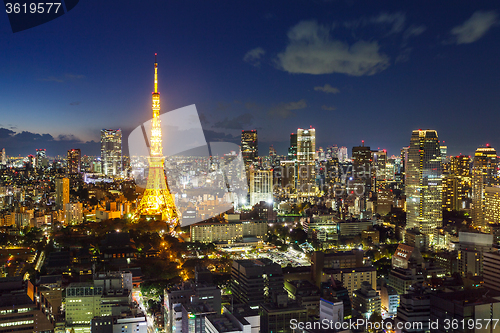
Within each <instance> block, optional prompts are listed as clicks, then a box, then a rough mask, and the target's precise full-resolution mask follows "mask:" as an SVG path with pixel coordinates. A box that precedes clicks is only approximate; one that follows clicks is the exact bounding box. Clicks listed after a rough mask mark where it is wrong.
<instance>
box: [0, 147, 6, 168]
mask: <svg viewBox="0 0 500 333" xmlns="http://www.w3.org/2000/svg"><path fill="white" fill-rule="evenodd" d="M0 162H1V163H2V165H7V154H6V153H5V148H2V159H1V161H0Z"/></svg>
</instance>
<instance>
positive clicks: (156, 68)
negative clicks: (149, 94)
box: [154, 53, 158, 94]
mask: <svg viewBox="0 0 500 333" xmlns="http://www.w3.org/2000/svg"><path fill="white" fill-rule="evenodd" d="M157 55H158V53H155V91H154V93H155V94H157V93H158V62H156V56H157Z"/></svg>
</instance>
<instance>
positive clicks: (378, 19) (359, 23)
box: [342, 12, 406, 36]
mask: <svg viewBox="0 0 500 333" xmlns="http://www.w3.org/2000/svg"><path fill="white" fill-rule="evenodd" d="M405 22H406V15H405V14H404V13H401V12H396V13H385V12H382V13H380V14H379V15H377V16H372V17H370V18H366V17H365V18H360V19H357V20H352V21H346V22H343V24H342V25H343V26H344V27H345V28H347V29H358V28H362V27H366V26H367V25H379V26H382V27H383V28H385V27H386V26H389V29H388V30H387V29H384V30H385V31H386V33H385V35H386V36H388V35H392V34H396V33H399V32H401V31H403V28H404V25H405Z"/></svg>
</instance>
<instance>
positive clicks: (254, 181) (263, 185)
mask: <svg viewBox="0 0 500 333" xmlns="http://www.w3.org/2000/svg"><path fill="white" fill-rule="evenodd" d="M261 201H265V202H267V203H272V202H273V170H272V169H269V170H259V169H257V168H255V167H250V205H251V206H254V205H256V204H258V203H259V202H261Z"/></svg>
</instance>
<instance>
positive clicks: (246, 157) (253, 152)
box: [241, 130, 259, 172]
mask: <svg viewBox="0 0 500 333" xmlns="http://www.w3.org/2000/svg"><path fill="white" fill-rule="evenodd" d="M258 143H259V142H258V140H257V130H249V131H241V155H242V157H243V162H244V163H245V168H246V169H247V172H248V168H249V167H250V165H252V164H253V163H255V162H257V157H258V156H259V146H258Z"/></svg>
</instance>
